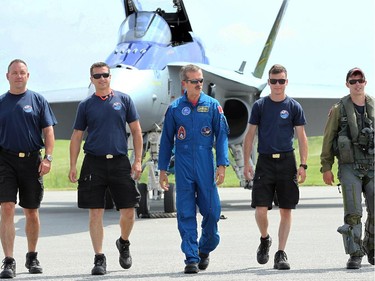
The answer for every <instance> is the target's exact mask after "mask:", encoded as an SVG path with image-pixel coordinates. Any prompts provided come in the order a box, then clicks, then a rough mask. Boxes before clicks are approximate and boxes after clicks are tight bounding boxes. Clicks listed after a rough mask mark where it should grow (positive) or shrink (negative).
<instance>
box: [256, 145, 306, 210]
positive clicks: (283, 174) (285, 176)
mask: <svg viewBox="0 0 375 281" xmlns="http://www.w3.org/2000/svg"><path fill="white" fill-rule="evenodd" d="M275 192H276V194H277V198H278V201H279V207H280V208H283V209H295V208H296V206H297V204H298V201H299V187H298V181H297V165H296V159H295V155H294V153H293V152H288V153H284V154H280V158H272V156H271V155H263V154H260V155H259V157H258V160H257V164H256V169H255V175H254V185H253V190H252V202H251V207H253V208H255V207H257V206H258V207H268V209H269V210H270V209H272V202H273V198H274V195H275Z"/></svg>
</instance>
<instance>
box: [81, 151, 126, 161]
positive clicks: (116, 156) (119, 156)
mask: <svg viewBox="0 0 375 281" xmlns="http://www.w3.org/2000/svg"><path fill="white" fill-rule="evenodd" d="M86 156H89V157H92V158H96V159H105V160H110V159H116V158H121V157H125V156H126V155H125V154H119V155H113V154H106V155H94V154H90V153H86Z"/></svg>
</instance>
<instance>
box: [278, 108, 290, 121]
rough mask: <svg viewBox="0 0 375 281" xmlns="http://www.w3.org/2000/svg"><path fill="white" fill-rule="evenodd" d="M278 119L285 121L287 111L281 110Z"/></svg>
mask: <svg viewBox="0 0 375 281" xmlns="http://www.w3.org/2000/svg"><path fill="white" fill-rule="evenodd" d="M280 117H281V118H283V119H286V118H288V117H289V112H288V111H287V110H285V109H284V110H281V112H280Z"/></svg>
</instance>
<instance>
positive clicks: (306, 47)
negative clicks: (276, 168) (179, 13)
mask: <svg viewBox="0 0 375 281" xmlns="http://www.w3.org/2000/svg"><path fill="white" fill-rule="evenodd" d="M170 1H172V0H170ZM154 2H155V3H156V6H157V5H158V3H162V2H163V0H161V1H157V0H154ZM281 3H282V0H258V1H254V0H248V1H243V0H232V1H227V0H204V1H202V0H185V6H186V8H187V11H188V15H189V18H190V21H191V25H192V29H193V32H194V33H195V34H196V35H198V36H199V37H200V38H201V39H202V41H203V43H204V45H205V47H206V54H207V56H208V58H209V59H210V64H211V65H214V66H217V67H221V68H225V69H233V70H237V69H238V68H239V66H240V64H241V62H242V61H243V60H245V61H247V65H246V69H245V71H247V72H249V75H250V73H251V72H252V71H253V70H254V68H255V65H256V63H257V60H258V58H259V56H260V54H261V52H262V49H263V46H264V43H265V42H266V39H267V37H268V34H269V31H270V29H271V27H272V25H273V22H274V20H275V17H276V15H277V12H278V10H279V8H280V6H281ZM160 6H161V5H160ZM374 12H375V10H374V1H373V0H358V1H349V0H315V1H311V0H290V1H289V5H288V8H287V11H286V14H285V17H284V19H283V22H282V24H281V28H280V31H279V35H278V37H277V39H276V43H275V45H274V48H273V51H272V53H271V56H270V60H269V62H268V64H267V66H266V72H267V71H268V69H269V68H270V67H271V66H272V65H273V64H275V63H280V64H283V65H284V66H285V67H286V68H287V70H288V78H289V86H293V85H304V86H307V87H309V85H311V89H314V90H313V94H312V95H314V97H315V95H316V97H321V96H322V95H323V94H322V93H320V91H319V87H316V86H324V87H332V89H334V91H335V94H336V95H338V96H343V95H345V94H347V88H346V87H345V76H346V73H347V72H348V70H349V69H351V68H353V67H360V68H362V69H363V71H364V72H365V74H366V78H367V80H368V84H367V88H366V90H367V92H368V93H369V94H371V95H374V89H375V87H374V83H375V64H374V61H375V58H374V54H375V48H374V36H375V32H374ZM124 17H125V16H124V10H123V6H122V2H121V1H120V0H107V1H102V0H90V1H89V0H79V1H77V0H54V1H50V0H17V1H13V0H1V9H0V46H1V47H0V93H4V92H6V91H7V90H8V89H9V84H8V81H7V80H6V76H5V74H6V71H7V67H8V64H9V62H10V61H11V60H13V59H14V58H21V59H24V60H25V61H26V62H27V64H28V67H29V72H30V79H29V83H28V88H29V89H32V90H35V91H39V92H43V91H49V90H62V89H72V88H80V87H87V86H88V84H89V82H90V80H89V68H90V66H91V65H92V63H94V62H97V61H104V60H105V59H106V58H107V57H108V56H109V54H110V53H111V52H112V51H113V50H114V49H115V47H116V44H117V35H118V34H117V33H118V28H119V26H120V24H121V22H122V21H123V20H124ZM266 76H267V75H265V76H264V77H263V78H267V77H266ZM312 86H315V87H312ZM266 90H267V89H266ZM266 90H265V91H266ZM314 91H316V92H317V93H315V92H314ZM323 96H324V95H323Z"/></svg>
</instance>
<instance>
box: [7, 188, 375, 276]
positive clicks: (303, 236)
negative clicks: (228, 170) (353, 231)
mask: <svg viewBox="0 0 375 281" xmlns="http://www.w3.org/2000/svg"><path fill="white" fill-rule="evenodd" d="M219 192H220V196H221V201H222V216H224V217H225V218H224V219H221V220H220V222H219V230H220V235H221V242H220V244H219V246H218V248H217V249H216V250H215V251H214V252H212V253H211V255H210V265H209V267H208V268H207V270H205V271H200V272H199V273H198V274H193V275H190V274H189V275H187V274H184V273H183V269H184V266H185V265H184V255H183V254H182V252H181V250H180V242H181V240H180V237H179V233H178V230H177V222H176V218H175V216H173V215H170V216H169V217H166V218H162V217H159V216H153V217H152V218H136V222H135V225H134V228H133V231H132V234H131V237H130V242H131V246H130V250H131V253H132V257H133V266H132V267H131V268H130V269H127V270H125V269H122V268H121V267H120V265H119V262H118V256H119V254H118V251H117V248H116V246H115V241H116V239H118V237H119V235H120V234H119V233H120V229H119V226H118V219H119V213H118V212H117V211H116V210H106V212H105V215H104V227H105V229H104V231H105V235H104V253H105V255H106V257H107V274H106V275H103V276H92V275H91V268H92V267H93V261H94V252H93V250H92V246H91V240H90V235H89V232H88V211H87V210H82V209H78V208H77V204H76V196H77V195H76V192H75V191H46V192H45V196H44V199H43V202H42V206H41V209H40V217H41V227H42V228H41V234H40V239H39V243H38V248H37V251H38V253H39V254H38V257H39V260H40V262H41V265H42V267H43V270H44V272H43V274H34V275H33V274H29V273H28V271H27V269H26V268H25V266H24V262H25V254H26V251H27V243H26V237H25V233H24V226H25V219H24V216H23V212H22V209H21V208H20V207H18V206H17V209H16V218H15V224H16V241H15V252H14V258H15V259H16V262H17V276H16V277H15V279H18V280H59V281H61V280H63V281H70V280H75V281H85V280H138V281H140V280H142V281H143V280H152V281H154V280H176V281H185V280H189V281H191V280H194V281H195V280H204V281H220V280H225V281H229V280H236V281H240V280H283V281H284V280H304V281H306V280H331V281H332V280H361V281H364V280H375V274H374V266H372V265H370V264H369V263H368V262H367V257H364V258H363V262H362V268H360V269H358V270H348V269H346V267H345V265H346V261H347V259H348V256H347V255H346V254H345V251H344V247H343V241H342V236H341V235H340V234H339V233H338V232H337V227H338V226H340V225H342V222H343V207H342V199H341V193H339V191H338V189H337V187H328V186H327V187H301V188H300V193H301V194H300V195H301V196H300V197H301V199H300V203H299V205H298V207H297V209H296V210H293V213H292V216H293V223H292V229H291V233H290V235H289V239H288V243H287V247H286V250H285V251H286V253H287V255H288V259H289V262H290V265H291V269H290V270H275V269H273V257H274V253H275V252H276V251H277V244H278V243H277V240H278V238H277V231H278V224H279V211H278V208H277V207H275V208H273V209H272V210H271V211H269V233H270V235H271V237H272V238H273V244H272V246H271V249H270V260H269V262H268V263H267V264H265V265H260V264H258V263H257V261H256V250H257V247H258V245H259V231H258V228H257V226H256V223H255V218H254V209H252V208H251V207H250V194H251V191H250V190H246V189H243V188H219ZM162 206H163V204H162V201H161V200H159V201H152V202H151V211H152V212H154V213H155V214H160V212H161V211H162ZM197 217H198V222H199V223H200V221H201V217H200V215H199V214H198V215H197Z"/></svg>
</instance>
